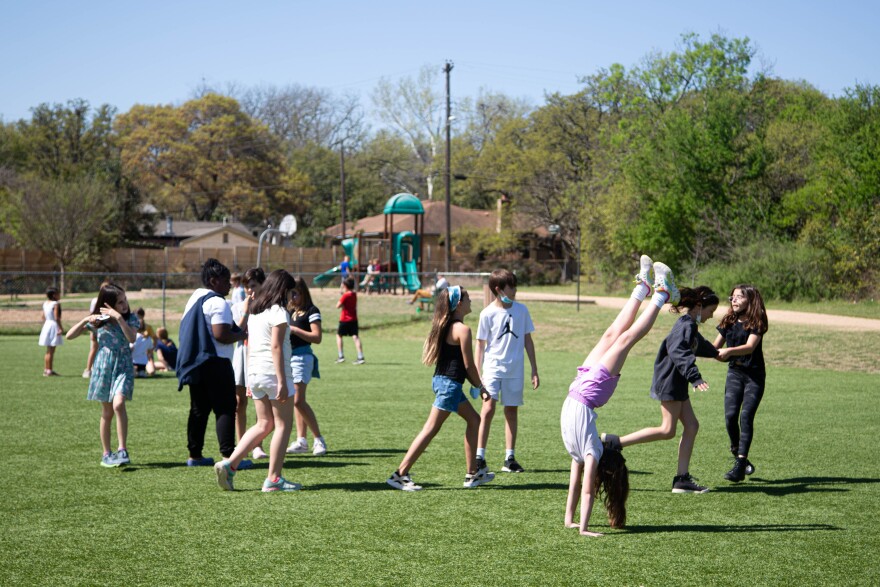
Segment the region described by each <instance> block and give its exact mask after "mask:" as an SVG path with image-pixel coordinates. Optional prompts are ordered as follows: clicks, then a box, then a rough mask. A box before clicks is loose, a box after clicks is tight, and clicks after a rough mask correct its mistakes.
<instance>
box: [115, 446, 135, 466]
mask: <svg viewBox="0 0 880 587" xmlns="http://www.w3.org/2000/svg"><path fill="white" fill-rule="evenodd" d="M114 460H115V461H116V465H117V466H118V465H129V464H131V459H130V458H129V457H128V451H127V450H125V449H124V448H120V449H119V452H117V453H116V458H115V459H114Z"/></svg>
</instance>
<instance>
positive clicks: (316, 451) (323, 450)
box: [312, 438, 327, 457]
mask: <svg viewBox="0 0 880 587" xmlns="http://www.w3.org/2000/svg"><path fill="white" fill-rule="evenodd" d="M312 454H313V455H315V456H316V457H319V456H321V455H325V454H327V443H326V442H324V441H323V440H318V439H317V438H316V439H315V442H313V443H312Z"/></svg>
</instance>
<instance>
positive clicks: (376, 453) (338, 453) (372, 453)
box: [322, 448, 406, 459]
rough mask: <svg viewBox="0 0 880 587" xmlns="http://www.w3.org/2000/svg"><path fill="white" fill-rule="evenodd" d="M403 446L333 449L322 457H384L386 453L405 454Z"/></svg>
mask: <svg viewBox="0 0 880 587" xmlns="http://www.w3.org/2000/svg"><path fill="white" fill-rule="evenodd" d="M405 453H406V449H405V448H362V449H349V450H334V451H330V452H328V453H327V454H326V455H324V456H323V457H322V458H327V457H330V458H333V457H343V458H345V457H349V458H350V457H354V458H359V459H363V458H368V457H385V456H388V455H400V454H405Z"/></svg>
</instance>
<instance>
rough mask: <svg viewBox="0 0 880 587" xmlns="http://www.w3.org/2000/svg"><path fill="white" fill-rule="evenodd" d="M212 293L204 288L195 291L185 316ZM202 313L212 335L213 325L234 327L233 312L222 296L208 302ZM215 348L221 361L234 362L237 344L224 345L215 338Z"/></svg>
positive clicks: (188, 303) (187, 305)
mask: <svg viewBox="0 0 880 587" xmlns="http://www.w3.org/2000/svg"><path fill="white" fill-rule="evenodd" d="M210 292H211V290H210V289H206V288H204V287H200V288H199V289H197V290H196V291H194V292H193V294H192V295H191V296H190V298H189V301H188V302H187V303H186V309H185V310H184V311H183V313H184V315H186V313H187V312H189V310H190V308H192V307H193V305H194V304H195V303H196V302H197V301H198V299H199V298H200V297H202V296H205V295H207V294H209V293H210ZM202 313H203V314H204V315H205V322H207V324H208V330H211V331H212V333H213V329H212V328H211V325H212V324H229V325H230V326H232V310H230V309H229V304H227V303H226V299H225V298H223V297H222V296H219V295H217V296H214V297H213V298H211V299H209V300H207V301H206V302H205V303H204V304H203V305H202ZM214 347H215V348H216V349H217V356H218V357H220V358H221V359H229V360H230V361H231V360H232V353H233V352H235V343H232V344H223V343H221V342H219V341H218V340H217V339H216V338H215V339H214Z"/></svg>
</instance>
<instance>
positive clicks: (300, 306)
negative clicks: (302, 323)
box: [287, 277, 312, 315]
mask: <svg viewBox="0 0 880 587" xmlns="http://www.w3.org/2000/svg"><path fill="white" fill-rule="evenodd" d="M293 291H295V292H296V293H297V295H298V296H299V302H297V303H294V301H293V298H292V297H291V298H290V304H288V306H287V310H288V311H289V312H290V313H291V314H294V315H298V314H300V313H302V312H308V311H309V308H311V307H312V294H311V293H309V286H308V285H306V280H305V279H303V278H302V277H295V278H294V279H293Z"/></svg>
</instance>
